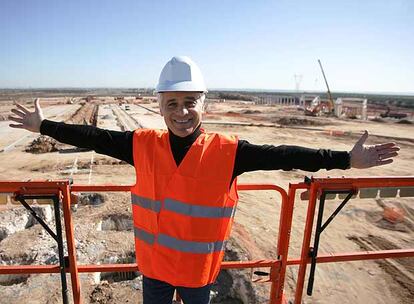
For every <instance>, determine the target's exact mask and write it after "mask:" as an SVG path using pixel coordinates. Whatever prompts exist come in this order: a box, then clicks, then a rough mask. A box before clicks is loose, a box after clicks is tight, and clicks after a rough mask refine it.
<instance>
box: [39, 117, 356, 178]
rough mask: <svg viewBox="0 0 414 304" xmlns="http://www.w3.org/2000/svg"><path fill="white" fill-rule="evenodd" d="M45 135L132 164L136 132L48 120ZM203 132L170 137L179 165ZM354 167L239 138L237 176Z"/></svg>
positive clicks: (322, 153)
mask: <svg viewBox="0 0 414 304" xmlns="http://www.w3.org/2000/svg"><path fill="white" fill-rule="evenodd" d="M40 132H41V134H44V135H48V136H50V137H52V138H54V139H56V140H58V141H60V142H63V143H67V144H71V145H74V146H77V147H81V148H88V149H92V150H95V151H96V152H97V153H100V154H105V155H108V156H112V157H114V158H117V159H120V160H123V161H125V162H127V163H129V164H131V165H133V164H134V160H133V156H132V139H133V134H134V133H133V132H131V131H126V132H120V131H111V130H104V129H100V128H96V127H93V126H85V125H69V124H65V123H62V122H59V123H58V122H53V121H50V120H44V121H43V122H42V125H41V127H40ZM199 134H200V131H199V129H197V132H195V133H193V134H192V135H190V137H188V138H180V137H177V136H174V135H171V136H170V141H171V145H172V147H171V151H173V154H174V155H173V156H174V159H175V161H176V163H177V165H178V164H180V162H181V161H182V159H183V158H184V156H185V154H186V153H187V151H188V150H189V148H190V147H191V144H192V143H193V142H194V141H195V139H196V138H197V136H198V135H199ZM349 166H350V158H349V153H348V152H346V151H331V150H326V149H309V148H304V147H299V146H286V145H280V146H272V145H254V144H251V143H249V142H247V141H245V140H239V143H238V146H237V151H236V160H235V165H234V169H233V178H235V177H237V176H239V175H241V174H242V173H244V172H250V171H255V170H279V169H281V170H291V169H301V170H304V171H311V172H315V171H318V170H319V169H327V170H330V169H347V168H349Z"/></svg>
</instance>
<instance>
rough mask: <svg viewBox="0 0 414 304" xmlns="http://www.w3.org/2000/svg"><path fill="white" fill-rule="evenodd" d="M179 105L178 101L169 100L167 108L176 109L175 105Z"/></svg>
mask: <svg viewBox="0 0 414 304" xmlns="http://www.w3.org/2000/svg"><path fill="white" fill-rule="evenodd" d="M176 106H177V103H176V102H169V103H167V108H168V109H175V107H176Z"/></svg>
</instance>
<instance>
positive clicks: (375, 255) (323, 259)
mask: <svg viewBox="0 0 414 304" xmlns="http://www.w3.org/2000/svg"><path fill="white" fill-rule="evenodd" d="M409 257H414V249H395V250H378V251H360V252H351V253H341V254H326V255H318V257H317V258H316V262H317V263H335V262H351V261H363V260H383V259H387V258H393V259H397V258H409ZM310 262H311V258H309V259H308V264H309V263H310ZM287 264H288V265H299V264H300V259H289V260H288V261H287Z"/></svg>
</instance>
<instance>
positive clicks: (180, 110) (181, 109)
mask: <svg viewBox="0 0 414 304" xmlns="http://www.w3.org/2000/svg"><path fill="white" fill-rule="evenodd" d="M178 114H181V115H187V114H188V109H187V107H186V106H181V107H178Z"/></svg>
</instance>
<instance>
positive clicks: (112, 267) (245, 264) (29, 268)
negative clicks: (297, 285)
mask: <svg viewBox="0 0 414 304" xmlns="http://www.w3.org/2000/svg"><path fill="white" fill-rule="evenodd" d="M278 264H280V261H278V260H257V261H234V262H233V261H226V262H223V263H222V264H221V268H222V269H236V268H240V269H242V268H262V267H272V266H277V265H278ZM77 268H78V271H79V272H82V273H88V272H128V271H139V269H138V265H137V264H136V263H132V264H100V265H77ZM58 272H59V266H58V265H8V266H0V274H23V273H24V274H35V273H39V274H40V273H58ZM66 272H69V268H66Z"/></svg>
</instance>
